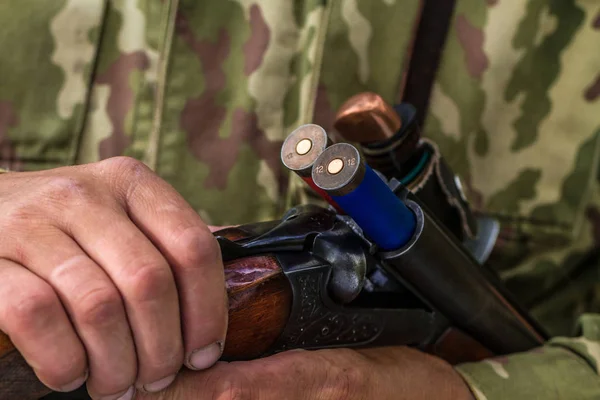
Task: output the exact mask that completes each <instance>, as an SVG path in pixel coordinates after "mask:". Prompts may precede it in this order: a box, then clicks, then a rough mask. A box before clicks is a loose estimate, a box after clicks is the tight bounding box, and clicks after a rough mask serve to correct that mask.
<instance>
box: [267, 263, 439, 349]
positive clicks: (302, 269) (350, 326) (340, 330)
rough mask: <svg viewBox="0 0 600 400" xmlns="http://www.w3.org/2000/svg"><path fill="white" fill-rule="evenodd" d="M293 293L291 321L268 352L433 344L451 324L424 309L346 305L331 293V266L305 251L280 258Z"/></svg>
mask: <svg viewBox="0 0 600 400" xmlns="http://www.w3.org/2000/svg"><path fill="white" fill-rule="evenodd" d="M277 258H278V261H279V263H280V265H282V267H283V269H284V271H285V274H286V276H287V277H288V279H289V281H290V283H291V285H292V290H293V292H294V303H293V306H292V312H291V315H290V320H289V323H288V325H287V326H286V329H285V330H284V332H283V333H282V335H281V337H280V339H279V340H278V342H277V343H276V344H275V345H274V346H273V348H272V349H271V350H270V351H269V354H272V353H277V352H281V351H285V350H291V349H295V348H303V349H319V348H335V347H365V346H375V345H377V346H386V345H407V346H416V347H424V346H427V345H428V344H430V343H433V342H434V341H435V340H436V339H437V337H438V336H439V335H440V334H441V332H443V331H444V330H445V329H446V328H447V326H448V324H447V320H446V319H445V318H443V317H442V316H441V315H440V314H437V313H434V312H431V311H428V310H426V309H424V308H417V307H415V308H401V307H398V308H397V309H394V308H375V307H368V308H361V307H350V306H342V305H340V304H338V303H336V302H335V301H333V300H332V299H331V298H330V297H329V295H328V293H329V292H328V290H327V282H329V281H330V279H329V274H330V273H331V270H332V269H331V265H330V264H328V263H322V262H319V260H318V259H315V258H312V257H310V256H309V255H308V254H306V253H304V254H301V255H300V256H298V255H293V254H290V253H281V254H278V256H277Z"/></svg>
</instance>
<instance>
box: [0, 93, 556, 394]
mask: <svg viewBox="0 0 600 400" xmlns="http://www.w3.org/2000/svg"><path fill="white" fill-rule="evenodd" d="M414 115H415V113H414V108H412V107H411V106H410V105H408V104H402V105H399V106H396V107H394V108H391V107H388V106H387V105H386V104H385V103H383V102H382V101H381V99H380V98H379V97H378V96H377V95H374V94H370V93H366V94H361V95H359V96H358V97H356V98H352V99H350V100H349V102H348V103H347V104H345V105H344V106H342V108H341V109H340V112H339V113H338V118H337V120H336V128H337V132H338V133H339V134H340V135H341V136H342V137H346V136H347V137H348V139H347V140H346V142H340V143H335V144H333V141H332V140H331V139H330V137H329V135H327V134H326V133H325V130H324V129H323V128H321V127H320V126H318V125H313V124H309V125H303V126H301V127H299V128H298V129H296V130H295V131H294V132H292V133H291V134H290V135H289V136H288V138H287V139H286V141H285V142H284V145H283V146H282V162H283V163H284V165H286V167H288V168H289V169H290V170H292V171H294V172H295V173H297V174H298V175H300V176H301V177H302V179H304V180H305V181H306V182H307V184H308V185H310V186H311V187H312V188H313V189H314V192H315V193H317V194H318V195H320V197H321V198H322V199H324V200H325V201H326V202H328V203H329V205H326V206H319V205H314V204H312V205H300V206H297V207H294V208H291V209H289V210H288V211H287V212H286V213H285V214H284V215H283V216H282V217H281V218H280V219H278V220H274V221H268V222H259V223H253V224H246V225H241V226H238V227H234V228H227V229H224V230H221V231H218V232H215V233H214V235H215V236H216V239H217V240H218V242H219V245H220V246H221V251H222V255H223V261H224V266H225V276H226V280H227V292H228V296H229V326H228V331H227V340H226V344H225V348H224V353H223V356H222V360H225V361H233V360H249V359H255V358H260V357H265V356H268V355H271V354H275V353H278V352H282V351H286V350H291V349H295V348H303V349H309V350H310V349H322V348H335V347H348V348H358V347H375V346H391V345H395V346H398V345H405V346H411V347H414V348H418V349H420V350H422V351H425V352H428V353H430V354H434V355H437V356H439V357H441V358H443V359H445V360H446V361H448V362H450V363H451V364H457V363H461V362H466V361H478V360H481V359H484V358H488V357H492V356H496V355H503V354H509V353H514V352H520V351H526V350H529V349H532V348H534V347H537V346H539V345H541V344H542V343H543V342H544V341H545V340H546V339H547V335H546V333H545V332H544V331H543V330H542V329H541V328H540V327H539V326H538V325H537V324H536V322H535V321H534V320H533V319H532V318H531V317H530V316H529V315H528V314H527V312H525V311H524V310H523V309H522V308H521V306H520V305H519V304H518V303H517V302H516V301H515V300H514V299H513V298H512V297H511V295H510V294H509V293H508V291H507V290H506V288H505V287H504V286H503V285H502V283H501V282H500V281H499V279H498V278H497V277H496V275H495V274H494V273H493V272H492V271H491V270H490V269H489V268H487V267H486V266H485V260H486V259H487V257H488V256H489V254H490V251H491V248H492V247H493V244H494V241H495V237H496V235H497V224H495V223H494V221H491V220H489V219H487V218H485V217H482V216H480V217H476V216H474V214H473V213H471V211H470V209H469V206H468V203H467V201H466V199H465V197H464V195H463V193H462V189H461V187H460V181H459V180H458V179H457V178H456V176H455V175H454V174H453V173H452V172H451V170H450V169H449V167H448V166H447V165H446V164H445V162H444V161H443V158H442V157H441V155H440V154H439V151H438V149H437V147H436V146H435V144H434V143H433V142H431V141H429V140H426V139H423V138H420V137H419V135H418V129H417V127H416V125H415V123H414ZM356 132H365V133H364V134H362V135H363V136H361V134H357V133H356ZM415 132H416V133H415ZM350 141H352V142H356V143H359V145H358V147H355V146H354V145H352V144H350V143H347V142H350ZM359 148H360V150H359ZM365 160H366V161H365ZM370 164H372V165H376V166H377V168H371V167H370ZM50 392H51V390H50V389H48V388H47V387H45V386H44V385H43V384H42V383H41V382H39V380H38V379H37V378H36V376H35V374H34V373H33V371H32V369H31V368H30V367H29V366H28V365H27V363H26V362H25V360H24V359H23V358H22V357H21V355H20V354H19V353H18V351H16V349H15V348H14V347H13V346H12V344H11V342H10V340H9V338H8V337H6V336H4V335H2V334H1V333H0V399H2V400H3V399H11V400H13V399H19V400H30V399H31V400H33V399H39V398H41V397H43V396H45V395H46V394H48V393H50Z"/></svg>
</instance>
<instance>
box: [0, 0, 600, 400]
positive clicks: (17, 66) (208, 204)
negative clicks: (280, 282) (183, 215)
mask: <svg viewBox="0 0 600 400" xmlns="http://www.w3.org/2000/svg"><path fill="white" fill-rule="evenodd" d="M456 3H457V5H456V10H455V13H454V15H453V17H452V18H453V19H452V24H451V27H450V33H449V37H448V40H447V43H446V48H445V49H444V53H443V58H442V62H441V66H440V69H439V71H438V75H437V80H436V82H435V85H434V88H433V93H432V99H431V109H430V110H428V114H427V120H426V124H425V126H424V132H425V134H426V136H428V137H429V138H431V139H433V140H435V141H436V142H437V143H438V144H439V146H440V148H441V150H442V152H443V154H444V156H445V158H446V159H447V160H448V162H449V163H450V165H451V166H452V167H453V168H454V169H455V170H456V171H457V172H459V174H460V175H461V177H462V178H463V180H464V182H465V183H466V186H467V187H468V190H469V197H470V200H471V202H472V204H473V205H474V206H475V207H476V208H477V209H479V210H480V211H481V212H488V213H491V214H493V215H495V216H497V217H498V218H500V219H501V221H502V223H503V230H502V237H501V243H500V244H501V246H499V248H498V252H496V254H494V257H493V260H492V264H491V265H492V266H493V267H495V268H497V269H498V271H499V272H500V273H501V276H502V278H503V279H504V280H505V281H506V282H507V284H508V286H509V288H510V289H511V290H512V291H513V292H514V293H515V294H516V295H517V296H518V297H519V298H520V299H521V301H522V302H523V303H524V304H525V305H526V306H527V307H528V308H529V309H530V310H531V311H532V313H533V315H534V316H535V317H536V318H537V319H538V320H539V321H540V322H542V323H543V324H544V326H546V327H547V328H548V329H549V330H550V332H552V333H553V334H554V335H556V336H559V335H560V336H563V337H562V338H558V337H557V338H555V339H553V340H552V341H551V342H550V343H548V345H547V346H545V347H544V348H542V349H537V350H536V351H533V352H529V353H524V354H517V355H511V356H509V357H505V358H502V359H497V360H487V361H485V362H481V363H471V364H465V365H461V366H459V367H458V370H459V371H460V372H461V373H462V374H463V376H464V377H465V380H466V381H467V382H468V383H469V384H470V385H471V387H472V388H473V392H474V393H475V395H476V396H477V398H478V399H479V400H481V399H488V400H494V399H504V398H511V399H533V398H544V399H551V398H557V397H559V396H562V397H563V398H565V397H566V398H578V399H579V398H591V397H595V398H600V379H599V378H598V373H597V368H596V365H597V364H598V362H599V361H598V360H600V353H599V352H598V346H599V345H600V340H599V339H600V338H598V337H597V334H596V333H595V332H596V331H598V329H600V321H598V317H597V316H596V315H595V314H593V313H594V312H598V311H600V289H599V288H600V279H598V263H597V260H598V254H599V253H600V249H599V245H600V211H599V210H600V208H599V207H600V192H599V186H598V181H597V176H598V156H599V154H598V153H599V150H598V146H599V143H598V136H599V134H600V117H598V115H599V114H598V110H600V52H599V51H598V49H599V43H600V2H599V1H598V0H531V1H528V2H519V1H509V0H487V1H485V2H483V1H475V0H457V2H456ZM421 6H422V1H421V0H402V1H400V0H373V1H368V2H366V1H359V0H329V1H325V0H303V1H301V0H293V1H292V0H254V1H250V0H203V1H194V0H56V1H52V2H43V3H40V2H39V1H34V0H4V1H2V2H0V27H1V28H0V49H1V50H2V54H3V56H2V62H1V63H0V168H6V169H9V170H11V171H27V170H39V169H46V168H53V167H57V166H62V165H72V164H78V163H87V162H93V161H97V160H100V159H104V158H107V157H112V156H117V155H128V156H132V157H135V158H138V159H140V160H142V161H143V162H145V163H146V164H147V165H148V166H150V167H151V168H152V169H154V170H155V171H156V172H157V173H158V174H159V175H160V176H161V177H163V178H164V179H166V180H167V181H168V182H170V183H171V184H172V185H173V186H174V187H175V188H176V189H177V190H178V191H179V192H180V193H182V194H183V195H184V197H185V198H186V199H187V200H188V202H190V204H192V206H193V207H194V208H195V209H196V210H197V211H198V212H199V213H200V214H201V215H202V217H203V218H204V219H205V220H206V222H208V223H210V224H223V225H228V224H238V223H247V222H254V221H259V220H266V219H272V218H277V217H279V216H280V215H281V213H282V212H283V211H284V210H285V209H286V208H287V207H288V206H289V205H291V204H292V203H297V202H305V201H309V198H308V197H307V196H306V193H305V191H304V189H305V185H304V184H303V183H302V182H301V181H300V180H299V179H297V178H296V177H295V176H290V175H289V174H288V173H287V172H286V171H285V170H284V169H283V168H282V166H281V163H280V162H279V149H280V145H281V143H282V140H283V139H284V138H285V136H286V135H287V134H288V133H289V132H290V131H291V130H292V129H293V128H295V127H297V126H298V125H300V124H303V123H307V122H315V123H319V124H322V125H323V126H325V127H326V128H331V126H332V121H333V116H334V112H335V110H336V109H337V107H339V106H340V105H341V103H342V102H343V101H345V100H346V99H347V98H348V97H349V96H352V95H354V94H356V93H358V92H360V91H365V90H370V91H375V92H378V93H380V94H381V95H382V96H383V97H384V98H385V99H386V100H387V101H390V102H391V101H394V100H395V99H396V98H397V95H398V92H399V88H401V87H402V84H403V81H404V77H405V74H406V66H407V65H408V57H409V54H410V53H411V51H418V50H419V49H412V46H411V44H412V40H413V37H414V34H415V31H416V27H417V26H418V17H419V15H420V10H421ZM333 133H335V132H333ZM586 312H587V313H589V314H585V315H584V317H583V318H582V322H581V324H580V328H581V332H574V331H572V330H571V327H572V326H573V324H574V323H575V321H576V318H577V316H579V315H581V314H583V313H586ZM571 334H572V335H581V337H579V338H567V337H565V336H568V335H571ZM511 388H514V389H511Z"/></svg>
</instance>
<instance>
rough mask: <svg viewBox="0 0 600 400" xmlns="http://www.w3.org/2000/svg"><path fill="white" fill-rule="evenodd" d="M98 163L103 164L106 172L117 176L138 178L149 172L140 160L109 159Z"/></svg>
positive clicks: (128, 158)
mask: <svg viewBox="0 0 600 400" xmlns="http://www.w3.org/2000/svg"><path fill="white" fill-rule="evenodd" d="M100 163H101V164H103V165H104V166H105V167H106V168H107V169H108V171H110V172H112V173H113V174H116V175H119V176H127V177H129V176H137V177H139V176H140V175H142V174H144V173H146V172H148V171H149V170H150V169H149V168H148V167H147V166H146V164H144V163H143V162H141V161H140V160H137V159H135V158H133V157H128V156H118V157H111V158H108V159H106V160H104V161H101V162H100Z"/></svg>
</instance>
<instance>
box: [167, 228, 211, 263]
mask: <svg viewBox="0 0 600 400" xmlns="http://www.w3.org/2000/svg"><path fill="white" fill-rule="evenodd" d="M174 250H175V251H174V253H175V254H176V255H179V257H181V258H182V259H183V264H184V265H183V267H187V268H193V269H196V268H199V267H202V266H203V264H205V263H215V262H216V261H217V260H219V259H220V257H221V249H220V247H219V245H218V243H217V240H216V238H215V237H214V235H213V234H211V233H210V232H208V231H206V230H205V229H202V228H200V227H192V228H186V229H184V230H183V231H182V232H181V233H180V234H179V235H176V240H175V241H174Z"/></svg>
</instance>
